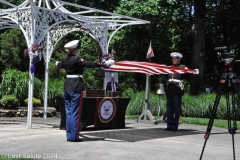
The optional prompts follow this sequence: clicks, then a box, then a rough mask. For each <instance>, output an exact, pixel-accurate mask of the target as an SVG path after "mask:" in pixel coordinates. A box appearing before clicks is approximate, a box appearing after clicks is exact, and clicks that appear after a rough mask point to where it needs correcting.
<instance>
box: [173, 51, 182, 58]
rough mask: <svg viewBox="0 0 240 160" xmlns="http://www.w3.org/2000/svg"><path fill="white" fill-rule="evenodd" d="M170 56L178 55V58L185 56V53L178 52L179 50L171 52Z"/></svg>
mask: <svg viewBox="0 0 240 160" xmlns="http://www.w3.org/2000/svg"><path fill="white" fill-rule="evenodd" d="M170 56H171V57H173V58H174V57H177V58H182V57H183V55H182V54H181V53H178V52H172V53H171V54H170Z"/></svg>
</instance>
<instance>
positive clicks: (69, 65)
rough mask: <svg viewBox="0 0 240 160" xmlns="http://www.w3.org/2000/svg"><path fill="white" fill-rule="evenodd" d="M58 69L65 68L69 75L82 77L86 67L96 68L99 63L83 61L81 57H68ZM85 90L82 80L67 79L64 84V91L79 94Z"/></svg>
mask: <svg viewBox="0 0 240 160" xmlns="http://www.w3.org/2000/svg"><path fill="white" fill-rule="evenodd" d="M58 67H59V68H60V69H61V68H64V69H65V70H66V73H67V75H82V74H83V71H84V67H88V68H96V67H98V63H97V62H89V61H85V60H84V61H81V58H80V57H79V56H74V55H71V54H70V55H68V56H67V57H65V58H64V59H63V60H62V61H61V62H60V63H59V64H58ZM82 90H84V85H83V81H82V78H80V77H79V78H66V80H65V83H64V91H68V92H79V91H82Z"/></svg>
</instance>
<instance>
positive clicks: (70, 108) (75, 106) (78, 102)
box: [64, 92, 82, 140]
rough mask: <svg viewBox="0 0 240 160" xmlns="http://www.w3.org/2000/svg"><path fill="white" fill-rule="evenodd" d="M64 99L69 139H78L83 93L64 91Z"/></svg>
mask: <svg viewBox="0 0 240 160" xmlns="http://www.w3.org/2000/svg"><path fill="white" fill-rule="evenodd" d="M64 100H65V109H66V133H67V140H77V139H79V127H80V122H81V121H80V120H81V110H82V94H81V93H80V92H64Z"/></svg>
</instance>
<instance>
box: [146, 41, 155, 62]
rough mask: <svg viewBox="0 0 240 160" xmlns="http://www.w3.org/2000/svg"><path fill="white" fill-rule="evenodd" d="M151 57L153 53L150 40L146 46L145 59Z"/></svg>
mask: <svg viewBox="0 0 240 160" xmlns="http://www.w3.org/2000/svg"><path fill="white" fill-rule="evenodd" d="M151 57H154V53H153V48H152V43H151V42H150V44H149V47H148V52H147V59H148V58H151Z"/></svg>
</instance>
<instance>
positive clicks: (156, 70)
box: [104, 61, 195, 75]
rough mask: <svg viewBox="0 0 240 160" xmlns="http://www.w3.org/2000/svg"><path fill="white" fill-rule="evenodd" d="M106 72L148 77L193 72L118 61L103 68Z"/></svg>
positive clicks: (191, 71) (156, 65)
mask: <svg viewBox="0 0 240 160" xmlns="http://www.w3.org/2000/svg"><path fill="white" fill-rule="evenodd" d="M104 70H106V71H116V72H130V73H145V74H149V75H159V74H169V73H173V74H188V73H194V72H195V70H192V69H184V68H174V67H171V66H166V65H162V64H156V63H149V62H136V61H119V62H115V65H111V66H109V67H107V68H104Z"/></svg>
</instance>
